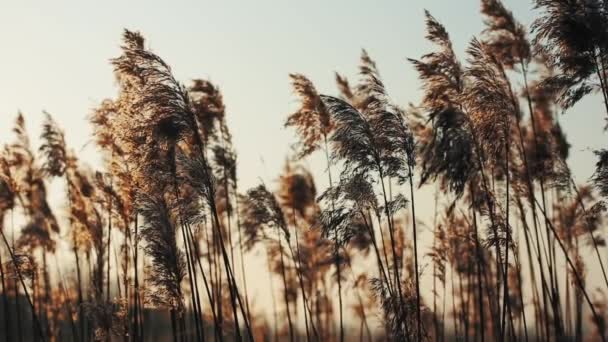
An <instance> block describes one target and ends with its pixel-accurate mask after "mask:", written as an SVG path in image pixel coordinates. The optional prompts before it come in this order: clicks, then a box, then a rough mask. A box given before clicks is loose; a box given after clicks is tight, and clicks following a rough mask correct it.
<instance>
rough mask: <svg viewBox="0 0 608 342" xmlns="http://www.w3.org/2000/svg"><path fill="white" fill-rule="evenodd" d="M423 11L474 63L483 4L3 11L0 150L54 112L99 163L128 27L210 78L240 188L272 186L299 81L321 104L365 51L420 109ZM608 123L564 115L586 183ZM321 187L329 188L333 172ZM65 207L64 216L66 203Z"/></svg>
mask: <svg viewBox="0 0 608 342" xmlns="http://www.w3.org/2000/svg"><path fill="white" fill-rule="evenodd" d="M504 3H505V5H506V6H507V7H509V8H511V9H512V10H513V12H514V13H515V15H516V17H517V18H518V19H519V20H520V21H522V22H524V23H529V22H530V21H531V20H532V18H533V16H534V14H533V12H532V11H531V9H532V4H531V2H530V1H528V0H505V1H504ZM425 8H426V9H428V10H429V11H430V12H431V13H432V14H433V15H434V16H435V17H436V18H437V19H438V20H439V21H440V22H442V23H443V24H444V25H445V26H446V28H447V29H448V31H449V32H450V34H451V37H452V39H453V42H454V46H455V48H456V50H457V52H458V53H459V56H460V57H461V59H464V57H465V56H464V49H465V48H466V46H467V44H468V42H469V41H470V40H471V38H473V36H475V35H478V34H479V33H480V31H481V30H482V29H483V24H482V21H481V18H480V15H479V2H478V1H475V0H457V1H456V0H426V1H425V0H409V1H404V0H399V1H353V0H351V1H327V0H326V1H322V0H309V1H278V0H277V1H268V0H259V1H240V2H236V1H204V0H198V1H102V2H93V1H89V2H87V1H25V0H21V1H8V0H0V46H1V50H0V144H2V143H5V142H8V141H11V140H12V139H13V136H12V134H10V128H11V127H12V124H13V120H14V118H15V116H16V113H17V111H18V110H21V111H23V113H24V114H25V118H26V121H27V124H28V127H29V130H30V132H31V133H32V136H37V135H38V134H39V132H40V126H41V121H42V118H43V116H42V110H47V111H49V112H50V113H51V114H52V115H53V116H54V117H55V119H56V121H57V122H58V123H59V124H60V125H61V126H62V127H63V128H64V129H65V131H66V138H67V141H68V143H69V144H70V146H71V147H73V148H74V149H75V150H76V151H79V155H80V158H81V159H83V160H84V161H87V162H89V163H91V164H93V165H98V164H97V153H96V149H95V147H94V146H93V144H92V143H90V141H89V139H90V133H91V129H90V126H89V124H88V122H87V121H86V117H87V116H88V115H89V114H90V113H91V110H92V109H93V108H94V107H96V106H97V105H98V104H99V103H100V102H101V101H102V100H103V99H104V98H108V97H114V96H115V95H116V91H117V88H116V84H115V81H114V76H113V73H112V67H111V66H110V64H109V59H110V58H113V57H116V56H118V55H119V54H120V51H119V45H120V44H121V33H122V31H123V29H124V28H128V29H131V30H138V31H140V32H141V33H142V34H143V35H144V36H145V37H146V39H147V43H148V46H149V47H151V49H152V50H153V51H154V52H155V53H157V54H158V55H160V56H161V57H162V58H163V59H164V60H165V61H166V62H167V63H168V64H169V65H171V66H172V68H173V71H174V73H175V75H176V76H177V78H178V79H180V80H181V81H183V82H186V83H187V82H189V81H190V80H191V79H193V78H208V79H210V80H211V81H212V82H214V83H215V84H217V85H219V87H220V88H221V91H222V92H223V94H224V101H225V103H226V106H227V115H228V123H229V125H230V129H231V130H232V133H233V135H234V143H235V147H236V149H237V152H238V157H239V165H238V167H239V176H240V189H241V190H245V189H247V188H249V187H252V186H255V185H257V184H258V183H259V180H260V178H261V179H263V180H264V181H265V182H266V183H267V184H272V182H273V180H275V179H276V177H277V176H278V175H279V173H280V171H281V168H282V166H283V163H284V160H285V158H286V157H287V155H288V152H289V147H290V145H291V144H292V143H293V142H294V141H295V137H294V135H293V132H291V131H288V130H285V129H283V123H284V120H285V118H286V117H287V115H288V114H289V113H291V112H293V111H294V110H295V109H296V107H297V106H298V103H297V99H296V98H295V96H293V94H292V89H291V86H290V84H289V79H288V74H289V73H290V72H299V73H303V74H305V75H306V76H308V77H309V78H310V79H311V80H312V81H313V82H314V83H315V85H316V87H317V89H318V90H319V91H320V92H321V93H325V94H335V92H336V90H335V89H336V88H335V85H334V71H338V72H340V73H343V74H345V75H347V76H349V79H350V80H351V82H355V81H356V80H357V75H356V72H357V65H358V61H359V55H360V51H361V49H362V48H365V49H367V51H368V52H369V54H370V55H371V57H372V58H373V59H374V60H375V61H376V62H377V64H378V67H379V69H380V73H381V75H382V77H383V79H384V81H385V83H386V85H387V88H388V91H389V94H390V95H391V96H392V98H393V100H394V101H395V102H397V103H398V104H400V105H403V106H405V105H407V104H408V103H410V102H412V103H417V102H418V100H419V98H420V94H421V92H420V82H419V81H418V79H417V75H416V73H415V71H414V70H413V68H412V66H411V65H410V64H409V63H408V62H407V61H406V58H407V57H413V58H419V57H420V56H421V55H422V54H424V53H427V52H429V51H430V49H431V45H430V44H429V43H427V41H426V40H425V39H424V35H425V26H424V16H423V10H424V9H425ZM604 116H605V113H604V111H603V109H602V104H601V99H600V97H599V96H591V97H588V98H587V99H585V100H583V101H582V102H581V103H580V104H578V105H577V106H576V107H575V108H573V109H572V110H570V111H569V112H568V113H567V114H565V115H563V116H560V122H561V123H562V125H563V127H564V129H565V131H566V133H567V136H568V138H569V141H570V143H571V144H572V149H571V159H570V160H569V162H570V165H571V167H572V169H573V170H574V173H575V176H576V177H577V180H579V181H581V182H582V181H586V180H587V179H588V178H589V176H590V175H591V173H592V169H593V166H594V162H595V159H594V157H593V155H592V153H591V150H592V149H594V148H599V147H602V140H603V139H604V135H603V134H604V132H603V126H604ZM33 141H34V143H35V144H37V139H33ZM87 144H88V145H87ZM85 145H86V146H85ZM262 160H263V162H262ZM309 165H311V166H313V167H314V168H315V169H316V170H322V169H323V165H324V163H323V162H322V159H321V158H314V157H313V158H312V159H311V160H310V161H309ZM317 182H318V184H319V185H320V187H321V188H323V187H324V186H325V184H326V182H325V176H324V175H323V174H322V172H321V171H317ZM53 189H54V192H53V195H52V198H54V199H55V200H61V199H62V197H61V192H60V190H61V186H57V185H54V186H53ZM417 204H418V205H419V206H420V207H421V209H420V212H421V215H422V220H426V221H427V222H430V213H431V212H432V210H433V201H432V196H431V192H430V191H425V190H423V191H420V199H419V200H418V203H417ZM53 205H54V207H55V208H57V210H59V209H60V208H61V206H62V202H61V203H60V202H57V203H53ZM58 215H59V216H61V213H58ZM421 253H426V251H424V250H423V251H422V252H421Z"/></svg>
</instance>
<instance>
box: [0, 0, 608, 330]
mask: <svg viewBox="0 0 608 342" xmlns="http://www.w3.org/2000/svg"><path fill="white" fill-rule="evenodd" d="M534 5H535V6H536V10H537V11H538V13H539V15H538V16H537V17H536V18H535V20H534V21H533V23H532V24H531V25H529V26H526V25H523V24H521V23H520V22H519V21H518V20H517V19H516V18H515V17H514V16H513V14H512V12H511V11H510V10H509V9H508V8H506V7H505V5H504V4H503V3H502V2H501V1H500V0H481V16H482V18H483V21H484V25H485V29H484V30H483V31H482V32H480V33H479V35H478V36H477V37H476V38H473V39H472V40H471V41H470V43H469V45H468V46H467V47H466V56H465V58H464V59H462V60H460V59H459V58H458V57H457V56H456V53H455V47H454V46H453V45H452V42H451V40H450V35H449V29H450V28H446V27H444V26H443V25H442V24H441V22H440V21H439V20H438V19H436V18H435V17H433V16H432V14H431V13H429V12H425V15H426V18H425V20H426V36H425V37H420V39H426V40H428V41H429V43H430V44H431V45H432V46H433V49H432V50H430V51H427V52H426V53H425V54H423V55H420V56H408V57H409V59H408V63H409V66H408V67H411V68H413V69H414V70H416V72H417V73H418V80H417V81H418V83H419V85H420V87H421V88H422V89H423V98H422V101H421V102H420V103H415V104H409V105H407V104H398V103H395V102H394V101H393V100H392V98H391V95H390V94H388V92H387V91H386V87H385V85H384V83H383V79H382V74H381V72H380V70H381V65H377V64H376V62H375V61H374V59H373V57H372V56H370V55H369V54H368V53H367V52H366V51H365V50H363V51H362V53H361V56H360V62H359V70H358V74H359V77H358V79H356V80H348V79H347V78H346V77H344V76H342V75H340V74H337V73H336V74H335V80H336V91H335V93H333V94H321V93H319V92H318V91H317V89H316V88H315V85H314V84H313V82H312V81H311V80H310V79H309V78H307V77H306V76H305V75H303V74H299V73H293V74H290V75H285V76H286V77H288V78H289V80H290V82H291V87H292V90H293V94H294V95H293V96H294V99H297V101H298V102H297V103H298V109H297V111H295V112H293V113H277V120H283V122H284V126H285V127H286V129H288V130H289V131H290V132H292V133H293V143H294V148H293V153H292V154H291V155H288V156H285V157H286V159H285V160H286V161H285V166H284V169H283V172H282V173H281V174H279V175H275V176H274V177H275V178H274V179H277V180H278V181H277V182H275V183H272V184H265V183H264V182H260V184H259V185H258V186H256V187H254V188H251V189H243V188H240V187H239V181H238V180H239V173H240V172H247V170H241V169H240V168H239V162H238V156H237V153H236V149H235V147H234V145H233V136H232V135H231V131H230V127H228V124H227V120H226V115H227V113H226V112H227V111H226V104H225V103H224V100H223V97H222V91H221V89H219V87H217V86H216V85H215V84H214V83H212V82H211V81H209V80H206V79H195V80H192V81H189V82H187V83H182V82H181V81H180V80H178V79H176V78H175V76H174V74H173V72H172V70H171V67H170V65H169V62H168V61H166V60H164V59H163V58H162V57H161V56H158V55H157V54H156V53H155V52H154V51H153V50H152V49H150V48H149V45H148V42H147V41H146V40H145V38H144V35H143V34H142V33H139V32H137V31H131V30H125V31H124V34H123V36H122V40H120V39H121V37H116V41H117V44H120V49H121V53H120V55H118V56H115V57H114V58H112V59H111V61H110V63H111V66H112V68H113V70H114V76H115V79H116V84H117V87H118V89H117V90H118V91H117V95H116V96H115V97H114V98H108V99H106V100H104V101H102V102H101V103H98V104H97V106H96V108H95V110H94V111H92V112H91V113H89V115H88V118H87V120H88V122H89V124H90V125H91V127H92V128H93V132H94V136H93V137H91V139H92V140H93V141H94V143H95V144H96V148H97V150H98V153H99V154H100V155H101V156H102V160H103V167H101V168H99V169H98V170H95V169H93V168H92V167H91V166H88V165H85V163H84V162H82V161H81V160H80V159H79V158H78V156H77V153H76V152H74V150H73V149H72V148H70V147H69V146H70V145H69V141H66V138H65V133H64V131H63V129H62V127H59V125H58V124H57V123H56V121H55V120H54V118H53V116H52V114H51V113H46V112H45V113H44V115H45V121H44V124H43V127H42V134H41V135H40V137H39V138H37V139H36V140H37V141H40V142H41V144H40V146H33V144H32V143H31V142H30V135H29V134H28V127H27V124H26V121H27V120H26V118H27V115H25V114H21V113H19V114H18V115H17V117H16V119H15V120H14V124H13V127H14V128H13V130H12V131H13V135H12V136H8V137H4V136H3V137H1V138H2V141H3V143H4V145H3V147H2V149H1V152H0V235H1V236H0V238H1V241H0V246H1V247H0V281H1V284H0V285H1V288H0V292H1V294H2V298H0V326H1V327H0V340H2V341H19V342H23V341H76V342H84V341H93V340H94V341H163V340H164V341H174V342H178V341H179V342H185V341H220V342H221V341H269V342H275V341H290V342H295V341H308V342H310V341H340V342H344V341H386V340H388V341H412V342H414V341H456V340H457V341H471V342H476V341H482V342H484V341H503V342H504V341H526V342H527V341H603V342H606V341H607V339H608V321H607V319H608V276H607V274H606V266H605V265H604V264H605V263H607V262H608V257H607V256H608V254H607V252H606V242H605V234H606V229H605V226H604V225H605V223H606V214H607V213H606V210H607V208H608V204H607V202H606V201H608V150H596V151H594V153H595V155H596V157H597V162H596V164H595V166H590V167H595V172H594V173H593V177H591V179H588V180H582V183H581V182H580V180H578V181H577V180H575V177H574V176H573V173H572V172H571V168H570V165H569V161H568V159H569V158H568V157H569V154H570V153H571V151H570V144H569V142H568V141H567V139H566V133H567V132H565V131H564V130H563V129H562V127H561V126H560V124H559V120H558V118H559V115H561V114H562V113H564V115H568V110H569V109H570V108H572V107H575V106H577V104H578V103H579V101H580V100H581V99H583V98H585V97H589V98H591V99H592V101H598V102H601V106H602V107H598V108H602V109H605V112H604V113H595V114H596V115H588V116H585V117H584V118H582V119H581V120H596V121H597V124H598V125H603V124H605V122H604V120H603V118H605V117H606V116H608V1H606V0H535V1H534ZM119 42H120V43H119ZM107 57H111V56H107ZM293 68H294V70H297V68H298V65H293ZM286 86H287V84H286ZM2 120H4V119H2ZM5 122H6V121H3V122H2V123H3V124H5ZM269 134H271V133H269ZM573 153H575V152H573ZM313 156H314V157H315V158H319V159H320V160H323V161H324V165H323V169H322V170H314V171H315V172H313V170H310V169H309V168H308V167H307V165H308V163H306V160H307V159H308V158H311V157H313ZM313 173H314V174H322V175H324V177H325V179H323V180H322V181H319V183H322V184H328V186H327V187H325V188H318V187H317V186H316V180H315V177H314V176H313ZM50 182H54V183H55V184H57V183H59V184H61V188H62V193H61V199H62V202H61V203H60V204H58V205H57V204H55V203H51V202H50V199H49V198H50V190H48V189H49V183H50ZM423 187H425V188H427V189H429V188H430V189H432V191H433V193H434V201H433V202H429V201H427V200H420V199H419V197H420V196H419V197H417V196H416V195H417V194H419V193H420V191H421V190H420V189H421V188H423ZM56 208H59V209H56ZM421 208H427V209H426V210H425V212H429V211H430V212H432V213H433V215H432V216H431V217H422V216H421V215H420V212H421ZM428 208H432V209H431V210H428ZM422 229H426V230H429V231H431V232H432V239H431V241H424V242H422V241H420V240H421V239H419V236H418V235H419V233H420V231H421V230H422ZM66 246H67V247H66ZM260 259H262V260H261V262H260ZM248 263H249V265H251V264H252V263H255V264H256V265H260V264H262V265H264V268H262V269H256V270H255V275H256V277H255V279H252V278H251V272H246V270H247V268H248V267H250V266H248ZM256 267H257V266H256ZM247 275H249V276H247ZM591 276H593V278H594V279H598V280H599V281H596V282H593V284H590V282H589V281H588V280H589V278H590V277H591ZM252 282H257V283H260V282H261V283H263V284H265V285H264V287H266V288H268V290H269V293H270V297H269V300H266V299H260V298H259V297H256V296H255V295H253V294H252V292H251V284H252ZM248 284H249V288H248Z"/></svg>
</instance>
